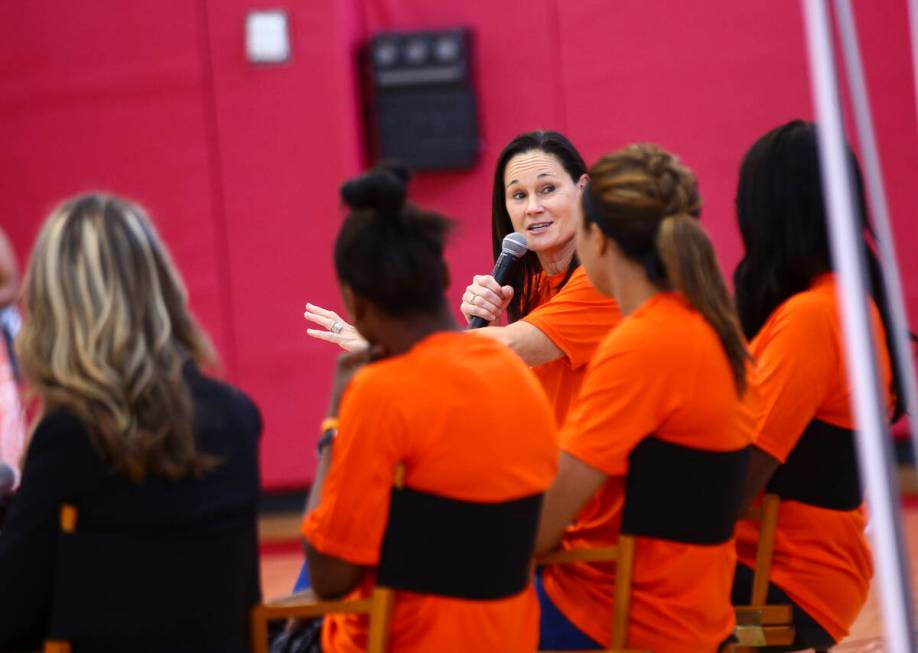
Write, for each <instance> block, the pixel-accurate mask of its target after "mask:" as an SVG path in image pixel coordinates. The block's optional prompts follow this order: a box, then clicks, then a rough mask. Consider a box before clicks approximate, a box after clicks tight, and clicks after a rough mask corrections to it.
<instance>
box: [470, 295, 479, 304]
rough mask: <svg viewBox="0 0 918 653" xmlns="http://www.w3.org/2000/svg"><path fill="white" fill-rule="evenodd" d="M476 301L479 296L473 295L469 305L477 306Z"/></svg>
mask: <svg viewBox="0 0 918 653" xmlns="http://www.w3.org/2000/svg"><path fill="white" fill-rule="evenodd" d="M476 299H478V295H474V294H473V295H472V298H471V299H469V304H471V305H472V306H475V305H476V304H475V300H476Z"/></svg>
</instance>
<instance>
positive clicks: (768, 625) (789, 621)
mask: <svg viewBox="0 0 918 653" xmlns="http://www.w3.org/2000/svg"><path fill="white" fill-rule="evenodd" d="M780 503H781V499H780V498H779V497H778V496H777V495H775V494H765V495H763V496H762V503H761V505H758V506H752V507H750V508H747V509H746V511H745V512H744V513H743V514H742V516H741V517H740V519H741V520H744V521H758V522H760V524H759V542H758V546H757V548H756V553H755V569H753V579H752V596H751V597H750V601H749V605H739V606H736V608H735V609H736V631H735V632H736V639H737V640H739V644H738V645H737V646H736V647H735V649H734V650H735V651H736V653H746V652H751V651H754V649H755V648H757V647H763V646H788V645H790V644H791V643H793V641H794V635H795V633H794V627H793V611H792V608H791V606H789V605H768V604H767V598H768V577H769V575H770V573H771V557H772V554H773V553H774V548H775V532H776V531H777V528H778V507H779V505H780Z"/></svg>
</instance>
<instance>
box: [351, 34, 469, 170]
mask: <svg viewBox="0 0 918 653" xmlns="http://www.w3.org/2000/svg"><path fill="white" fill-rule="evenodd" d="M470 50H471V35H470V32H469V30H467V29H452V30H440V31H426V32H380V33H377V34H376V35H374V36H373V37H372V38H371V40H370V43H369V48H368V54H369V82H370V86H371V88H370V96H371V110H370V115H371V116H372V117H371V122H372V124H371V126H370V127H371V128H370V132H371V141H372V142H373V146H374V147H373V149H374V154H375V155H376V156H377V157H378V158H386V159H388V158H393V159H399V160H400V161H402V162H403V163H405V164H406V165H408V166H409V167H411V168H413V169H415V170H437V169H448V168H468V167H470V166H472V165H474V163H475V160H476V158H477V156H478V151H479V140H478V120H477V118H476V100H475V91H474V88H473V85H472V74H471V65H470V62H471V52H470Z"/></svg>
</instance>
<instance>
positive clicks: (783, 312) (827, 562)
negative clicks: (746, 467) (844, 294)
mask: <svg viewBox="0 0 918 653" xmlns="http://www.w3.org/2000/svg"><path fill="white" fill-rule="evenodd" d="M838 308H839V306H838V297H837V283H836V280H835V275H834V274H823V275H820V276H819V277H817V278H816V279H815V280H814V281H813V284H812V286H811V287H810V289H809V290H806V291H804V292H801V293H798V294H796V295H794V296H793V297H791V298H790V299H788V300H787V301H785V302H784V303H783V304H781V305H780V306H779V307H778V308H777V309H775V311H774V312H773V313H772V314H771V316H770V317H769V318H768V320H767V321H766V322H765V324H764V325H763V326H762V328H761V330H760V331H759V333H758V334H757V335H756V337H755V338H754V339H753V340H752V342H751V343H750V351H751V353H752V354H753V356H754V357H755V358H756V361H757V363H756V372H755V381H756V386H757V393H756V394H757V400H758V402H757V403H758V405H757V406H756V409H755V418H756V424H757V425H756V430H757V432H758V438H757V439H756V442H755V446H756V447H758V448H759V449H761V450H762V451H764V452H765V453H768V454H769V455H771V456H773V457H774V458H776V459H777V460H779V461H780V462H782V463H783V462H784V461H785V460H787V457H788V455H789V454H790V452H791V451H792V450H793V448H794V447H795V446H796V444H797V442H798V440H799V439H800V436H801V435H802V434H803V431H804V429H805V428H806V427H807V425H808V424H809V423H810V422H811V421H812V420H814V419H817V420H821V421H823V422H826V423H828V424H831V425H834V426H838V427H841V428H845V429H852V428H853V427H854V422H853V418H852V415H851V407H850V399H851V388H850V386H849V385H848V377H847V371H846V366H845V352H844V341H843V339H842V333H841V325H840V323H839V317H838V315H839V313H838ZM870 318H871V321H872V323H873V332H874V337H875V346H876V351H878V352H882V355H881V356H879V361H878V362H879V367H878V369H879V371H880V378H881V379H883V382H884V383H885V387H887V388H889V387H890V386H891V382H892V372H891V367H890V360H889V354H888V352H887V349H886V344H885V332H884V329H883V323H882V321H881V320H880V315H879V312H878V311H877V309H876V306H874V305H873V303H872V302H871V304H870ZM888 402H889V406H890V407H891V406H892V402H893V395H892V392H890V393H889V395H888ZM865 526H866V513H865V509H864V506H863V504H862V505H861V506H860V507H858V508H857V509H855V510H830V509H828V508H822V507H816V506H812V505H807V504H804V503H800V502H797V501H782V502H781V507H780V511H779V514H778V531H777V535H776V538H775V550H774V555H773V558H772V564H771V581H772V582H773V583H774V584H775V585H777V586H779V587H780V588H781V589H783V590H784V591H785V592H786V593H787V595H788V596H790V598H791V599H792V600H793V601H794V602H795V603H796V604H797V605H799V606H800V607H801V608H803V610H805V611H806V612H807V614H809V615H810V616H811V617H813V618H814V619H815V620H816V621H817V622H819V624H820V625H821V626H822V627H823V628H825V629H826V631H828V633H829V634H830V635H832V637H833V638H835V640H836V641H838V640H840V639H842V638H843V637H844V636H845V635H847V634H848V628H849V627H850V626H851V624H852V623H853V622H854V620H855V618H856V617H857V615H858V613H859V612H860V610H861V607H862V606H863V605H864V601H865V600H866V598H867V591H868V589H869V586H870V578H871V576H872V575H873V565H872V561H871V555H870V549H869V547H868V545H867V540H866V538H865V537H864V527H865ZM736 541H737V553H738V556H739V559H740V561H741V562H742V563H743V564H745V565H746V566H748V567H750V568H751V567H753V566H754V565H755V550H756V543H757V541H758V525H757V524H755V523H750V522H740V523H739V524H738V525H737V530H736Z"/></svg>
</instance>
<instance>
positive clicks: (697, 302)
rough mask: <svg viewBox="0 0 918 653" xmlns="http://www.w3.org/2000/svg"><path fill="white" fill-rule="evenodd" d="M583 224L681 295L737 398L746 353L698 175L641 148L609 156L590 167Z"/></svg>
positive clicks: (650, 148) (743, 386) (665, 154)
mask: <svg viewBox="0 0 918 653" xmlns="http://www.w3.org/2000/svg"><path fill="white" fill-rule="evenodd" d="M583 206H584V211H583V224H584V228H586V226H587V225H588V224H589V223H595V224H596V225H597V226H598V227H599V228H600V230H602V232H603V233H604V234H605V235H606V236H607V237H609V238H610V239H612V240H613V241H615V243H616V244H617V245H618V246H619V249H621V251H622V253H623V254H624V255H625V256H627V257H628V258H630V259H631V260H633V261H637V262H638V263H641V264H642V265H643V266H644V270H645V272H646V274H647V278H648V279H650V281H652V282H653V283H655V284H656V285H657V286H658V287H660V288H667V289H672V290H677V291H679V292H680V293H681V294H682V296H683V297H685V299H686V300H687V301H688V302H689V304H691V305H692V307H693V308H694V309H695V310H697V311H698V312H699V313H701V315H702V316H703V317H704V319H705V321H706V322H707V323H708V324H709V325H710V326H711V328H712V329H713V330H714V332H715V333H716V334H717V337H718V339H719V340H720V343H721V346H722V347H723V350H724V354H725V356H726V358H727V361H728V362H729V364H730V370H731V372H732V375H733V382H734V385H735V387H736V391H737V394H739V395H742V394H743V392H744V391H745V389H746V363H747V361H748V360H749V354H748V352H747V351H746V343H745V340H744V339H743V336H742V333H741V331H740V326H739V320H738V318H737V317H736V311H735V310H734V308H733V304H732V302H731V301H730V294H729V293H728V292H727V285H726V284H725V283H724V280H723V277H722V276H721V274H720V268H719V267H718V266H717V258H716V257H715V255H714V247H713V246H712V245H711V241H710V239H709V238H708V236H707V234H706V233H705V231H704V229H702V227H701V225H700V224H699V222H698V215H699V213H700V211H701V197H700V195H699V194H698V185H697V183H696V181H695V175H694V174H693V173H692V171H691V170H689V169H688V168H687V167H685V166H684V165H682V164H681V163H680V162H679V159H677V158H676V157H675V156H674V155H673V154H671V153H669V152H667V151H666V150H664V149H662V148H661V147H658V146H656V145H651V144H647V143H642V144H638V145H630V146H628V147H626V148H624V149H621V150H618V151H617V152H613V153H612V154H607V155H605V156H603V157H602V158H600V159H599V161H597V162H596V163H595V164H593V166H592V167H591V168H590V184H589V186H588V188H587V190H586V192H584V194H583Z"/></svg>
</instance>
